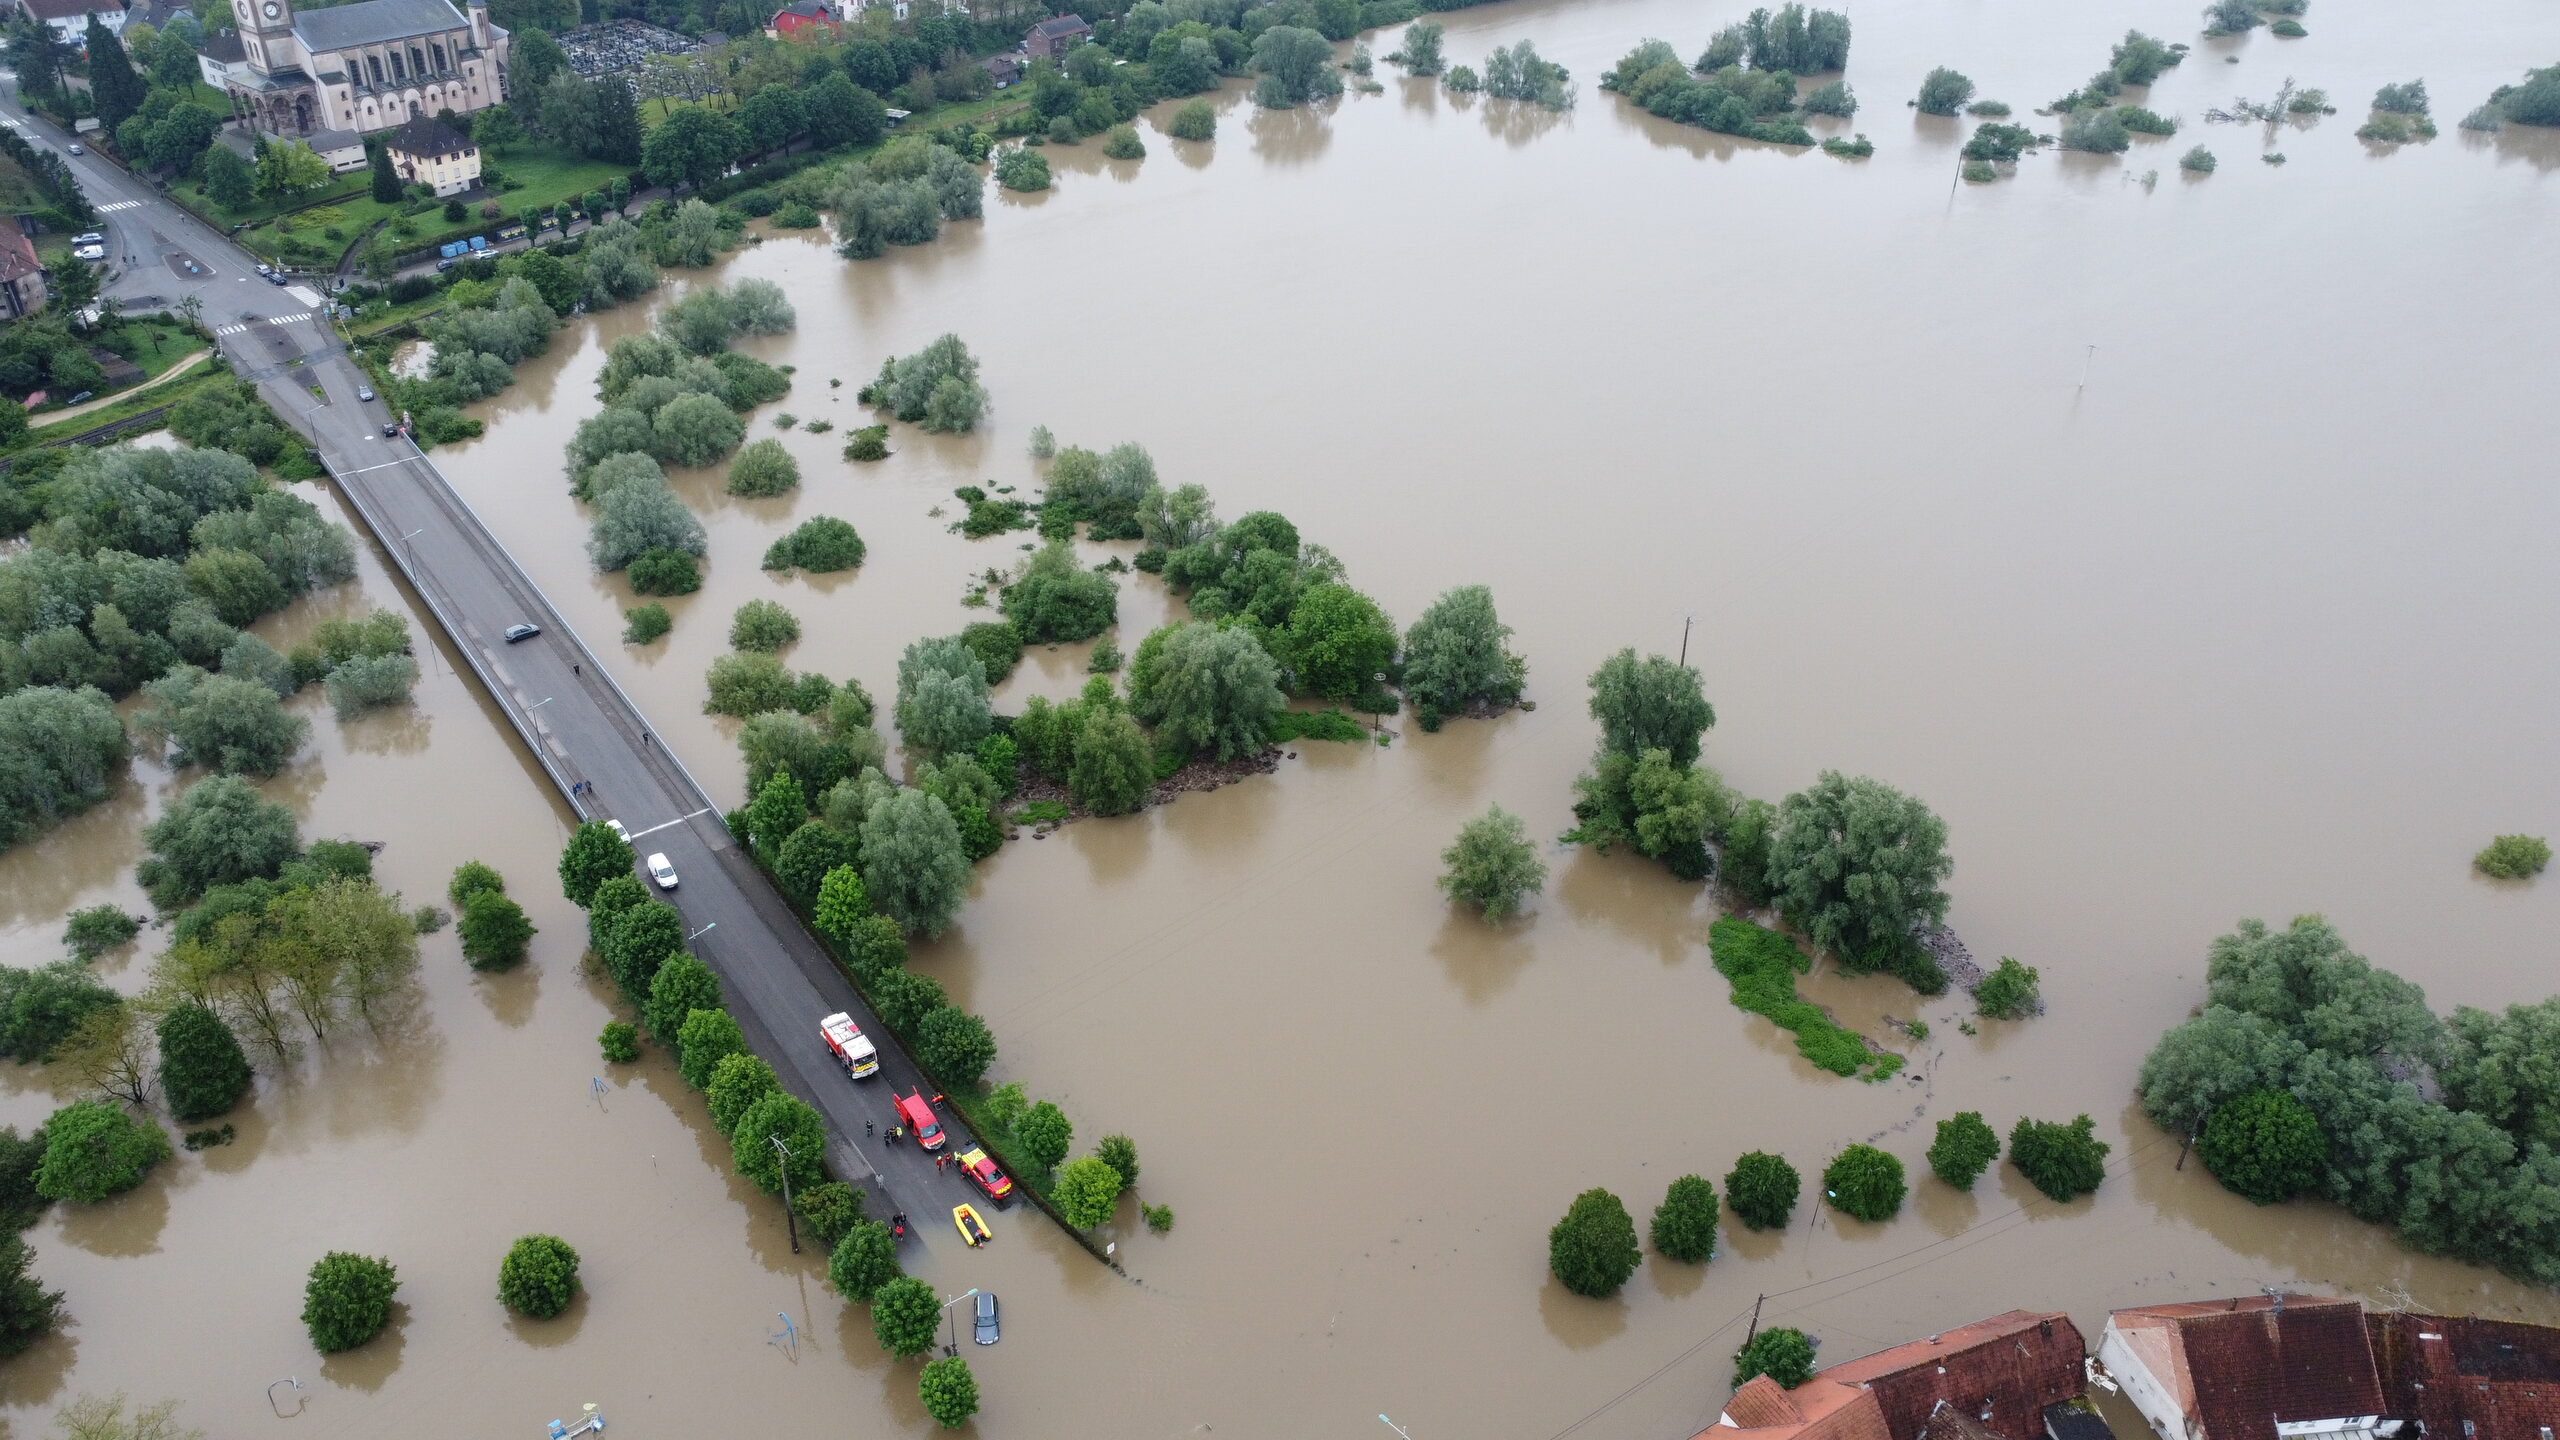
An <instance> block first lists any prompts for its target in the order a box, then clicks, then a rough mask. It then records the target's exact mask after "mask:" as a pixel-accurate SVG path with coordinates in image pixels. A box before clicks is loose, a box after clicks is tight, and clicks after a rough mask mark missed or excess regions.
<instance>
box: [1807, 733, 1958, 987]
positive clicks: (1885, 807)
mask: <svg viewBox="0 0 2560 1440" xmlns="http://www.w3.org/2000/svg"><path fill="white" fill-rule="evenodd" d="M1954 870H1955V861H1954V860H1952V859H1950V858H1949V857H1948V855H1947V826H1946V822H1945V821H1943V820H1940V819H1939V818H1938V817H1937V816H1936V815H1935V814H1934V813H1932V812H1931V811H1930V809H1929V807H1928V806H1926V805H1923V804H1921V803H1920V802H1919V801H1918V800H1915V799H1913V798H1912V797H1910V796H1908V795H1905V794H1903V793H1902V792H1901V791H1899V790H1896V789H1894V788H1893V787H1892V786H1890V785H1887V784H1885V783H1884V782H1882V781H1880V780H1871V779H1867V778H1865V777H1863V776H1861V777H1858V778H1856V779H1851V778H1848V777H1846V776H1843V775H1842V774H1840V772H1838V771H1836V770H1825V771H1823V772H1822V774H1821V776H1820V777H1819V778H1818V779H1816V780H1815V782H1814V783H1813V785H1812V786H1811V787H1810V788H1808V789H1804V790H1799V791H1797V792H1796V793H1795V794H1793V795H1790V796H1788V797H1787V798H1786V799H1785V800H1784V801H1782V802H1780V804H1779V806H1778V830H1777V833H1776V835H1774V836H1773V837H1771V841H1770V851H1769V888H1770V891H1771V893H1772V894H1773V896H1774V897H1775V899H1776V900H1777V903H1778V908H1779V910H1780V912H1781V913H1783V914H1784V915H1785V916H1786V917H1787V921H1788V923H1789V924H1791V925H1793V926H1794V927H1796V928H1797V929H1798V930H1801V931H1803V932H1804V934H1805V935H1806V937H1807V938H1809V939H1811V940H1812V941H1813V943H1814V944H1816V945H1818V946H1820V947H1821V948H1823V949H1825V950H1829V951H1831V952H1832V953H1833V954H1835V955H1837V956H1839V957H1840V961H1841V964H1842V965H1843V966H1844V967H1845V968H1847V969H1850V970H1853V971H1869V970H1891V971H1892V972H1893V973H1895V974H1897V975H1900V976H1902V977H1903V978H1904V979H1905V980H1907V981H1909V982H1910V983H1911V985H1912V986H1913V988H1915V989H1918V990H1920V991H1922V992H1923V993H1925V994H1936V993H1938V992H1939V991H1941V990H1943V989H1945V988H1946V977H1945V975H1944V974H1942V973H1940V972H1939V971H1938V967H1937V964H1936V962H1935V961H1933V960H1931V959H1930V958H1929V957H1928V955H1927V953H1926V952H1925V951H1924V950H1923V949H1922V948H1921V946H1920V943H1919V940H1918V935H1917V932H1918V931H1919V929H1920V928H1921V927H1922V926H1925V925H1935V924H1937V923H1938V922H1940V921H1942V920H1944V919H1945V918H1946V913H1947V893H1946V891H1945V890H1944V889H1943V888H1941V887H1942V885H1943V883H1944V882H1945V880H1946V878H1947V876H1948V875H1949V874H1951V873H1953V871H1954Z"/></svg>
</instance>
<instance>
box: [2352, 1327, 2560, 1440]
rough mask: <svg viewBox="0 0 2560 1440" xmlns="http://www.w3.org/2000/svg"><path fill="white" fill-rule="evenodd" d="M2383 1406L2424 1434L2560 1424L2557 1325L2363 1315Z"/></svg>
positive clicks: (2528, 1437)
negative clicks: (2378, 1374) (2370, 1340)
mask: <svg viewBox="0 0 2560 1440" xmlns="http://www.w3.org/2000/svg"><path fill="white" fill-rule="evenodd" d="M2365 1333H2366V1334H2367V1335H2368V1336H2370V1337H2371V1339H2372V1343H2373V1359H2374V1367H2375V1369H2376V1370H2377V1371H2379V1372H2380V1374H2381V1377H2382V1406H2383V1409H2384V1410H2385V1411H2386V1412H2387V1413H2389V1414H2391V1415H2394V1416H2397V1417H2400V1418H2401V1419H2403V1420H2405V1421H2409V1422H2412V1423H2414V1424H2415V1425H2416V1426H2417V1433H2418V1434H2419V1435H2422V1436H2425V1437H2427V1440H2546V1437H2549V1436H2551V1435H2553V1434H2554V1433H2555V1432H2556V1431H2560V1330H2555V1329H2552V1328H2551V1327H2549V1326H2546V1325H2521V1324H2516V1323H2514V1322H2512V1321H2506V1320H2475V1319H2470V1318H2467V1317H2460V1316H2450V1315H2399V1314H2383V1315H2367V1316H2366V1317H2365Z"/></svg>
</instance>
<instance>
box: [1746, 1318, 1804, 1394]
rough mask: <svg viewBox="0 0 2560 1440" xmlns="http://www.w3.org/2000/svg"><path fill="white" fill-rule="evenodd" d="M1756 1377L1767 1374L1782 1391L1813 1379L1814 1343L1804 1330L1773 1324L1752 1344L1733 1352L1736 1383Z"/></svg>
mask: <svg viewBox="0 0 2560 1440" xmlns="http://www.w3.org/2000/svg"><path fill="white" fill-rule="evenodd" d="M1754 1375H1766V1376H1768V1377H1769V1378H1770V1379H1771V1380H1774V1381H1776V1382H1777V1384H1778V1388H1779V1389H1781V1390H1793V1389H1794V1388H1796V1387H1797V1386H1799V1385H1801V1384H1803V1383H1804V1382H1805V1381H1807V1380H1810V1379H1812V1378H1813V1342H1812V1341H1810V1340H1808V1339H1806V1338H1805V1334H1804V1332H1803V1331H1801V1330H1795V1329H1790V1328H1788V1327H1787V1326H1784V1325H1773V1326H1771V1327H1769V1328H1768V1329H1766V1330H1763V1331H1761V1332H1760V1333H1758V1334H1756V1335H1754V1336H1752V1337H1751V1343H1750V1344H1748V1345H1745V1346H1743V1347H1742V1348H1741V1349H1739V1350H1736V1351H1734V1352H1733V1384H1734V1388H1735V1389H1737V1390H1738V1389H1740V1388H1742V1382H1744V1381H1745V1380H1748V1379H1750V1378H1751V1377H1752V1376H1754Z"/></svg>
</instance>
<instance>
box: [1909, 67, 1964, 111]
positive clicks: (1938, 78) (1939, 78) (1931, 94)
mask: <svg viewBox="0 0 2560 1440" xmlns="http://www.w3.org/2000/svg"><path fill="white" fill-rule="evenodd" d="M1972 98H1973V82H1972V81H1971V80H1968V79H1966V78H1965V77H1964V74H1963V72H1961V71H1956V70H1950V69H1948V68H1947V67H1946V66H1944V65H1941V66H1939V67H1938V68H1937V69H1935V70H1932V71H1930V72H1929V73H1928V75H1927V76H1925V77H1923V78H1922V80H1921V81H1920V101H1919V104H1920V113H1921V114H1923V115H1953V114H1954V113H1956V111H1958V110H1960V109H1962V108H1964V102H1966V101H1967V100H1970V99H1972Z"/></svg>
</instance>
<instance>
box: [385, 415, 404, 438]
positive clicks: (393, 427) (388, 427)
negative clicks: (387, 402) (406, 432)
mask: <svg viewBox="0 0 2560 1440" xmlns="http://www.w3.org/2000/svg"><path fill="white" fill-rule="evenodd" d="M399 433H400V422H399V421H397V420H385V421H383V422H382V438H383V439H385V440H388V439H391V438H392V437H393V436H396V435H398V434H399Z"/></svg>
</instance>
